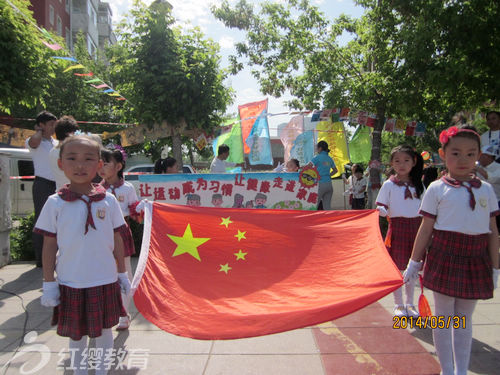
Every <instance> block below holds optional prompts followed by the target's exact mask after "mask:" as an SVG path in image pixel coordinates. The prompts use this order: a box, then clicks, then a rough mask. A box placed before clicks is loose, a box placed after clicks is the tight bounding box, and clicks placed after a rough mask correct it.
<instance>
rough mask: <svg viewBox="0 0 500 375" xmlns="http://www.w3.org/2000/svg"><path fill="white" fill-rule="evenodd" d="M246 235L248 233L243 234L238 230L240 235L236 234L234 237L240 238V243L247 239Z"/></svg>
mask: <svg viewBox="0 0 500 375" xmlns="http://www.w3.org/2000/svg"><path fill="white" fill-rule="evenodd" d="M246 233H247V232H241V231H240V230H239V229H238V234H235V235H234V236H235V237H237V238H238V242H240V241H241V239H242V238H243V239H245V240H246V239H247V238H246V237H245V234H246Z"/></svg>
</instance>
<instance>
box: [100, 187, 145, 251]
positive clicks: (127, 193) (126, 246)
mask: <svg viewBox="0 0 500 375" xmlns="http://www.w3.org/2000/svg"><path fill="white" fill-rule="evenodd" d="M101 185H102V186H103V187H104V188H105V189H106V191H107V192H108V193H111V194H113V195H114V196H115V197H116V199H117V200H118V204H119V205H120V208H121V210H122V214H123V217H124V218H125V222H126V223H125V224H126V226H125V227H124V228H123V230H122V231H121V232H120V235H121V237H122V240H123V253H124V256H126V257H129V256H132V255H134V254H135V245H134V239H133V237H132V231H131V230H130V226H129V224H128V222H129V220H130V210H131V209H132V210H133V207H135V205H136V204H137V202H138V199H137V193H136V191H135V188H134V185H132V184H131V183H130V182H127V181H124V180H123V179H120V181H119V182H118V183H117V184H115V185H110V184H108V183H106V182H105V181H104V180H103V181H101Z"/></svg>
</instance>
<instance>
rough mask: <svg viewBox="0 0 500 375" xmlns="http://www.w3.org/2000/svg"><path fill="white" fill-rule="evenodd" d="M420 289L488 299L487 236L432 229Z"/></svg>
mask: <svg viewBox="0 0 500 375" xmlns="http://www.w3.org/2000/svg"><path fill="white" fill-rule="evenodd" d="M424 286H425V287H426V288H429V289H431V290H434V291H436V292H438V293H441V294H446V295H448V296H451V297H457V298H466V299H488V298H492V297H493V271H492V264H491V258H490V254H489V250H488V234H480V235H468V234H463V233H458V232H450V231H442V230H434V232H433V238H432V244H431V247H430V249H429V252H428V254H427V260H426V262H425V267H424Z"/></svg>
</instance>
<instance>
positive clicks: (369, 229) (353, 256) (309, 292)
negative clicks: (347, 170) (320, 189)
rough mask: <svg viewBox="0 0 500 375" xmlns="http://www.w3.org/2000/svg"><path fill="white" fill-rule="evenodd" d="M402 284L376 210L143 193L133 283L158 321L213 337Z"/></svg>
mask: <svg viewBox="0 0 500 375" xmlns="http://www.w3.org/2000/svg"><path fill="white" fill-rule="evenodd" d="M352 233H356V236H352ZM346 238H349V241H346ZM401 285H402V279H401V274H400V272H399V271H398V269H397V267H396V266H395V265H394V263H393V262H392V260H391V259H390V257H389V255H388V253H387V250H386V248H385V246H384V243H383V241H382V238H381V235H380V230H379V227H378V212H377V211H375V210H363V211H322V212H320V211H318V212H304V211H288V210H251V209H228V208H226V209H219V208H209V207H189V206H181V205H169V204H162V203H156V202H155V203H151V202H148V203H146V207H145V226H144V237H143V245H142V249H141V255H140V259H139V263H138V267H137V270H136V274H135V276H134V280H133V282H132V289H133V290H134V291H135V295H134V301H135V305H136V307H137V309H138V310H139V311H140V312H141V314H142V315H143V316H144V317H145V318H146V319H147V320H149V321H150V322H152V323H153V324H155V325H156V326H158V327H159V328H161V329H163V330H165V331H167V332H170V333H173V334H176V335H180V336H185V337H191V338H196V339H206V340H216V339H235V338H243V337H253V336H260V335H266V334H271V333H276V332H283V331H287V330H292V329H297V328H301V327H306V326H311V325H314V324H318V323H321V322H325V321H330V320H332V319H336V318H339V317H341V316H344V315H346V314H349V313H352V312H354V311H356V310H358V309H360V308H362V307H364V306H366V305H368V304H370V303H372V302H375V301H377V300H378V299H380V298H382V297H383V296H385V295H386V294H388V293H390V292H392V291H393V290H395V289H397V288H399V287H400V286H401Z"/></svg>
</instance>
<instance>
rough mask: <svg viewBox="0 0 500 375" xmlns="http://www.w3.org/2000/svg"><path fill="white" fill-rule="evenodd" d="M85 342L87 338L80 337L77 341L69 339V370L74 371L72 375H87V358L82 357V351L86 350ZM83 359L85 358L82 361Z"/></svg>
mask: <svg viewBox="0 0 500 375" xmlns="http://www.w3.org/2000/svg"><path fill="white" fill-rule="evenodd" d="M87 341H88V338H87V336H82V338H81V339H80V340H78V341H76V340H73V339H69V353H70V368H73V369H74V372H73V374H75V375H86V374H88V371H87V356H85V357H84V356H83V351H84V350H85V349H87ZM83 358H85V360H83ZM82 361H83V363H82Z"/></svg>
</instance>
